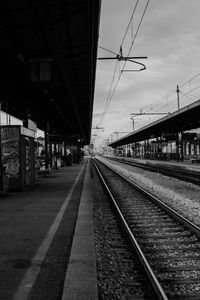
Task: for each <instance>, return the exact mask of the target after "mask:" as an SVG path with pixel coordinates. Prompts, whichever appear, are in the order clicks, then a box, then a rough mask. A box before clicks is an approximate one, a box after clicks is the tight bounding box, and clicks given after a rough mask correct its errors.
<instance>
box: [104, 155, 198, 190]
mask: <svg viewBox="0 0 200 300" xmlns="http://www.w3.org/2000/svg"><path fill="white" fill-rule="evenodd" d="M107 159H112V160H116V161H118V162H121V163H123V164H127V165H130V166H134V167H139V168H142V169H145V170H148V171H152V172H159V173H161V174H163V175H167V176H170V177H174V178H177V179H180V180H184V181H187V182H191V183H194V184H197V185H200V176H199V170H194V169H192V168H191V169H190V168H187V169H184V168H182V167H181V166H177V165H173V166H172V165H167V164H159V163H158V164H154V163H151V161H149V163H148V164H146V163H144V162H143V161H141V162H138V161H134V160H127V159H126V158H115V157H107Z"/></svg>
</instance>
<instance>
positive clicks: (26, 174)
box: [1, 125, 36, 192]
mask: <svg viewBox="0 0 200 300" xmlns="http://www.w3.org/2000/svg"><path fill="white" fill-rule="evenodd" d="M1 160H2V161H1V164H2V175H3V180H2V182H3V189H4V190H5V191H8V192H9V191H22V190H24V189H25V188H28V187H30V186H32V185H33V184H34V183H35V181H36V142H35V131H33V130H31V129H29V128H26V127H23V126H20V125H5V126H1Z"/></svg>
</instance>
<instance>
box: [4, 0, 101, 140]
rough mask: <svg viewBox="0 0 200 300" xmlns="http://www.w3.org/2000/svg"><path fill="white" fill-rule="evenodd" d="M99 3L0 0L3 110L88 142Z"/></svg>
mask: <svg viewBox="0 0 200 300" xmlns="http://www.w3.org/2000/svg"><path fill="white" fill-rule="evenodd" d="M100 8H101V1H100V0H29V1H27V0H17V1H16V0H2V1H1V3H0V16H1V18H0V19H1V21H0V66H1V68H0V76H1V84H0V100H1V105H2V110H3V111H5V112H8V113H9V114H11V115H13V116H15V117H17V118H19V119H21V120H23V119H26V118H27V117H29V118H30V119H32V120H33V121H35V122H36V123H37V125H38V127H39V128H40V129H42V130H45V129H47V128H49V129H50V131H53V132H56V133H59V134H63V135H79V136H80V137H81V138H82V139H83V140H84V143H89V141H90V133H91V122H92V111H93V98H94V84H95V72H96V58H97V41H98V32H99V19H100ZM47 124H49V125H47Z"/></svg>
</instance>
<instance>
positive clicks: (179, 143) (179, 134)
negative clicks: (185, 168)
mask: <svg viewBox="0 0 200 300" xmlns="http://www.w3.org/2000/svg"><path fill="white" fill-rule="evenodd" d="M176 93H177V105H178V110H179V109H180V100H179V94H180V90H179V86H178V85H177V87H176ZM176 153H177V161H180V160H181V161H183V160H184V158H183V141H182V131H181V132H177V138H176Z"/></svg>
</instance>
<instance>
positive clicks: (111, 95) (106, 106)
mask: <svg viewBox="0 0 200 300" xmlns="http://www.w3.org/2000/svg"><path fill="white" fill-rule="evenodd" d="M149 2H150V0H148V1H147V3H146V5H145V8H144V11H143V14H142V17H141V19H140V22H139V25H138V27H137V29H136V32H135V35H134V37H133V40H132V42H131V46H130V49H129V51H128V55H127V56H129V54H130V52H131V50H132V47H133V45H134V43H135V40H136V37H137V34H138V32H139V29H140V26H141V24H142V21H143V19H144V16H145V13H146V10H147V7H148V5H149ZM138 3H139V0H137V2H136V4H135V6H134V9H133V12H132V15H131V18H130V21H129V23H128V26H127V29H126V31H125V34H124V36H123V39H122V42H121V46H120V51H121V49H122V44H123V43H124V40H125V37H126V35H127V32H128V29H129V27H130V24H131V22H132V19H133V16H134V14H135V11H136V8H137V5H138ZM101 48H102V49H103V47H101ZM104 50H106V51H107V49H105V48H104ZM108 51H109V50H108ZM109 52H111V53H113V52H112V51H109ZM115 54H116V53H115ZM133 62H134V61H133ZM126 63H127V61H126V60H125V62H124V64H123V67H122V70H121V73H120V74H119V76H118V79H117V82H116V85H115V86H114V88H113V91H112V93H111V90H112V86H113V82H114V77H115V73H116V69H117V63H116V65H115V70H114V73H113V77H112V82H111V86H110V89H109V93H108V97H107V100H106V105H105V108H104V112H103V114H102V117H101V120H100V122H99V126H100V125H101V123H102V121H103V119H104V116H105V114H106V112H107V109H108V107H109V105H110V102H111V100H112V98H113V96H114V93H115V91H116V89H117V86H118V83H119V81H120V78H121V76H122V71H124V68H125V65H126Z"/></svg>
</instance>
